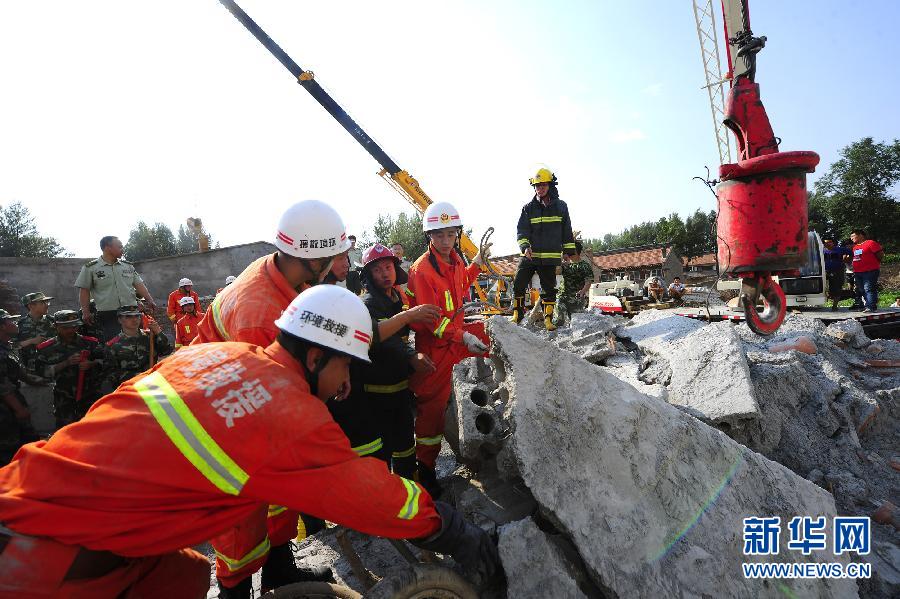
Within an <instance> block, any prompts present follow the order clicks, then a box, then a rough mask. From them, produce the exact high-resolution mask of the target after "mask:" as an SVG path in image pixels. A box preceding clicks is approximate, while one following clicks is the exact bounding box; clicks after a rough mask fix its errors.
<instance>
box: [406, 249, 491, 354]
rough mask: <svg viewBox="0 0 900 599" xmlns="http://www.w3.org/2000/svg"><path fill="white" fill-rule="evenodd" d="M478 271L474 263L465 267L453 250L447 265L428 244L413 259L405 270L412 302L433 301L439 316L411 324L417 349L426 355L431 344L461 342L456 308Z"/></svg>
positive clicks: (459, 323)
mask: <svg viewBox="0 0 900 599" xmlns="http://www.w3.org/2000/svg"><path fill="white" fill-rule="evenodd" d="M429 256H431V257H433V260H434V261H435V262H436V263H437V265H438V268H439V269H440V272H438V271H437V270H435V268H434V264H433V263H432V261H431V260H430V259H429ZM480 272H481V269H480V268H479V267H478V265H477V264H475V263H472V264H470V265H468V266H466V265H465V263H464V262H463V261H462V258H460V257H459V254H457V253H456V252H455V251H454V252H450V264H447V263H446V262H444V261H443V260H441V259H440V258H439V257H438V256H437V254H435V253H434V252H432V250H431V248H430V246H429V249H428V251H427V252H425V254H423V255H422V256H420V257H419V259H418V260H416V261H415V263H414V264H413V265H412V268H410V269H409V282H408V283H407V286H408V287H409V290H410V291H411V292H412V293H413V298H414V302H415V304H416V305H423V304H434V305H435V306H437V307H438V309H439V310H440V311H441V317H440V319H439V320H438V321H437V322H435V323H415V324H413V325H412V328H413V330H414V331H415V332H416V349H417V350H419V351H422V352H424V353H426V354H428V353H429V352H430V350H431V348H433V347H435V346H437V347H440V346H443V345H447V344H448V343H462V334H463V328H462V325H463V319H464V317H465V315H464V314H463V311H462V310H459V308H460V306H462V305H463V298H465V296H466V294H467V293H468V292H469V286H470V285H472V283H473V282H475V280H476V279H477V278H478V274H479V273H480ZM457 310H459V311H457Z"/></svg>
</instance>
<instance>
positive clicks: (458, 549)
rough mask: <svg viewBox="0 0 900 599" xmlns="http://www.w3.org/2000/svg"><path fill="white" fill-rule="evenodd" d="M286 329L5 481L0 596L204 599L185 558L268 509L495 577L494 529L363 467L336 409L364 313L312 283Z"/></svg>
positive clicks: (204, 565)
mask: <svg viewBox="0 0 900 599" xmlns="http://www.w3.org/2000/svg"><path fill="white" fill-rule="evenodd" d="M277 326H278V328H279V329H280V332H279V334H278V337H277V340H276V341H275V342H274V343H272V344H271V345H269V346H268V347H260V346H255V345H250V344H248V343H238V342H227V343H216V344H203V345H195V346H194V345H192V346H189V347H185V348H182V349H181V350H180V351H178V352H177V353H175V354H174V355H173V356H172V357H171V358H169V359H167V360H165V361H164V362H162V363H160V364H159V365H158V366H157V367H156V368H154V369H153V371H152V372H150V373H149V374H146V375H145V376H143V377H142V378H136V379H132V380H130V381H127V382H126V383H125V384H124V385H122V386H121V387H119V388H118V389H117V390H116V391H115V392H113V393H111V394H109V395H107V396H105V397H104V398H102V399H101V400H100V401H99V402H97V404H96V405H95V406H94V409H92V410H91V411H90V413H89V414H88V415H87V416H86V417H85V418H84V419H83V420H82V421H80V422H78V423H75V424H73V425H70V426H68V427H66V428H64V429H63V430H61V431H60V432H58V433H57V434H56V435H54V436H53V438H52V439H50V441H46V442H45V441H40V442H37V443H31V444H28V445H26V446H25V447H23V448H22V449H21V450H20V451H19V453H18V454H16V457H15V459H14V460H13V461H12V462H11V463H10V464H9V465H8V466H6V467H4V468H2V469H0V522H3V528H0V545H3V546H4V549H3V552H2V553H0V596H16V597H118V596H128V597H167V598H170V599H175V598H181V597H189V598H198V599H199V598H201V597H205V596H206V593H207V591H208V590H209V562H208V560H207V558H206V556H204V555H202V554H200V553H198V552H196V551H193V550H191V549H186V548H187V547H190V546H192V545H197V544H199V543H202V542H204V541H205V540H206V539H208V538H209V537H210V536H212V535H215V534H217V533H220V532H224V531H226V530H228V529H230V528H232V527H233V526H234V524H235V522H238V521H245V520H247V519H248V517H249V516H250V515H251V514H252V513H253V512H255V511H257V510H259V509H263V510H264V509H265V506H267V505H272V504H278V505H284V506H287V507H288V508H290V509H293V510H298V511H301V512H303V513H307V514H312V515H314V516H317V517H319V518H324V519H327V520H330V521H333V522H336V523H339V524H342V525H345V526H347V527H350V528H353V529H356V530H359V531H361V532H364V533H367V534H372V535H378V536H384V537H392V538H407V539H411V540H412V542H413V543H414V544H416V545H418V546H419V547H422V548H424V549H428V550H432V551H437V552H440V553H445V554H449V555H451V556H453V558H454V559H455V560H456V561H457V562H459V563H460V564H462V565H463V566H464V567H466V568H468V569H470V570H471V571H472V575H473V576H474V577H477V578H482V577H484V578H487V579H490V578H491V577H493V576H495V575H497V573H498V567H499V559H498V554H497V549H496V547H495V546H494V544H493V541H492V540H491V538H490V537H489V536H488V535H487V534H486V533H485V532H483V531H482V530H481V529H480V528H477V527H476V526H474V525H471V524H469V523H467V522H465V521H464V520H463V519H462V518H461V516H460V515H459V513H458V512H456V511H455V510H454V509H453V508H452V507H450V506H449V505H446V504H442V503H440V502H437V503H435V502H433V501H432V499H431V497H430V496H429V495H428V493H427V492H425V491H423V489H422V488H421V487H420V486H419V485H418V484H416V483H415V482H413V481H410V480H408V479H404V478H401V477H399V476H396V475H393V474H391V473H389V472H388V471H387V470H386V469H385V467H384V464H383V463H382V462H380V461H378V460H374V459H371V458H360V457H358V456H357V455H356V454H355V453H353V451H352V450H351V449H350V444H349V443H348V442H347V438H346V437H345V436H344V435H343V433H341V431H340V429H339V428H338V426H337V425H336V424H335V423H334V421H333V420H332V419H331V416H330V415H329V413H328V410H327V408H326V406H325V402H327V401H340V400H341V399H342V398H344V397H346V395H347V393H348V392H349V388H350V380H349V368H350V362H351V360H353V359H358V360H363V361H367V360H368V359H369V358H368V349H369V348H368V339H369V338H371V336H372V325H371V319H370V318H369V314H368V311H367V310H366V308H365V306H364V305H363V303H362V301H361V300H359V298H357V297H355V296H354V295H353V294H352V293H349V292H347V291H346V290H343V289H340V288H336V287H333V286H320V287H315V288H313V289H310V290H308V291H305V292H303V293H302V294H300V295H299V296H298V297H297V298H296V299H295V300H294V301H292V302H291V304H290V306H289V307H288V308H287V310H286V311H285V312H284V314H283V315H282V316H281V317H280V318H279V320H278V322H277ZM123 456H124V457H127V459H125V458H124V457H123ZM48 488H52V489H53V492H52V493H48V492H47V489H48Z"/></svg>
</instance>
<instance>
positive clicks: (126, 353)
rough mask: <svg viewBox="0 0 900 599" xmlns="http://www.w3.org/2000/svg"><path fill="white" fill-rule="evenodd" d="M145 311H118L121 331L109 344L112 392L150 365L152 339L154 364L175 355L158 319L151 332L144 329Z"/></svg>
mask: <svg viewBox="0 0 900 599" xmlns="http://www.w3.org/2000/svg"><path fill="white" fill-rule="evenodd" d="M141 315H142V312H141V310H140V308H138V307H137V306H122V307H121V308H119V324H121V326H122V331H121V332H120V333H119V334H118V335H116V336H115V337H113V338H112V339H110V340H109V341H107V342H106V368H107V371H106V379H107V381H108V382H109V383H110V384H111V385H112V387H113V389H115V388H116V387H118V386H119V385H121V384H122V383H123V382H125V381H127V380H128V379H130V378H131V377H133V376H135V375H137V374H140V373H141V372H144V371H145V370H147V369H148V368H150V367H151V366H152V365H153V364H151V363H150V340H151V339H152V340H153V354H154V362H158V361H159V358H161V357H162V356H167V355H169V354H170V353H172V344H171V343H170V342H169V338H168V337H166V335H165V333H163V332H162V329H161V328H160V326H159V324H158V323H157V322H156V321H155V320H151V321H150V330H149V331H147V332H145V331H143V330H142V329H141Z"/></svg>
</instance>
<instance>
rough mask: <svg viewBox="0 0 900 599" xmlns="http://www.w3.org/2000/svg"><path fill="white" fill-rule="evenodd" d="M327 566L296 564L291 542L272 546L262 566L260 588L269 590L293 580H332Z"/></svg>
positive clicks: (293, 581) (332, 575)
mask: <svg viewBox="0 0 900 599" xmlns="http://www.w3.org/2000/svg"><path fill="white" fill-rule="evenodd" d="M334 581H335V580H334V574H333V573H332V572H331V568H330V567H328V566H309V565H306V564H304V565H301V566H299V567H298V566H297V564H296V562H295V561H294V549H293V547H292V546H291V542H290V541H288V542H287V543H285V544H284V545H277V546H275V547H272V549H271V550H270V551H269V559H267V560H266V563H265V565H263V567H262V588H263V590H269V589H274V588H278V587H280V586H284V585H286V584H292V583H295V582H334Z"/></svg>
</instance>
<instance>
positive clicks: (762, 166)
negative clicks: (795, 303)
mask: <svg viewBox="0 0 900 599" xmlns="http://www.w3.org/2000/svg"><path fill="white" fill-rule="evenodd" d="M723 8H724V9H725V13H726V14H725V23H726V27H725V34H726V37H727V36H728V23H729V14H728V13H729V8H731V9H732V11H734V10H735V9H736V8H739V9H740V18H741V19H742V22H741V23H740V25H742V29H741V30H740V31H739V32H738V33H737V34H736V35H735V36H733V37H730V38H728V39H729V42H730V46H729V52H730V49H731V45H733V46H735V47H737V49H738V52H737V57H736V58H737V59H739V60H742V61H743V65H741V67H742V70H741V72H740V73H739V74H737V75H736V76H734V78H733V79H732V86H731V91H730V92H729V94H728V98H727V100H726V104H725V120H724V123H725V125H726V126H727V127H728V128H729V129H730V130H731V131H732V132H733V133H734V135H735V137H736V138H737V148H738V162H737V164H723V165H722V166H721V167H719V181H720V182H719V184H718V186H717V187H716V195H717V196H718V203H719V206H718V207H719V218H718V258H719V264H720V265H723V266H722V268H723V272H724V273H733V274H734V275H736V276H738V277H740V278H741V282H742V285H741V295H740V301H741V304H742V305H743V307H744V313H745V315H746V318H747V325H748V326H749V327H750V328H751V329H753V330H754V331H755V332H756V333H758V334H760V335H771V334H772V333H774V332H775V331H776V330H778V327H779V326H781V323H782V321H783V320H784V316H785V311H786V310H785V308H786V306H785V298H784V292H783V291H782V290H781V287H779V286H778V284H777V283H776V282H775V281H773V280H772V275H773V274H775V275H796V274H797V269H799V267H800V266H801V265H802V264H803V263H804V262H805V261H806V255H807V206H806V174H807V173H811V172H813V171H814V170H815V167H816V165H817V164H818V163H819V155H818V154H816V153H815V152H779V151H778V144H779V143H780V140H779V139H778V138H776V137H775V133H774V132H773V131H772V125H771V124H770V123H769V117H768V115H767V114H766V109H765V107H764V106H763V104H762V100H761V99H760V95H759V85H758V84H757V83H756V82H755V81H754V79H755V75H756V54H757V53H758V52H759V51H760V50H761V49H762V48H763V47H764V46H765V43H766V38H765V37H753V33H752V32H751V31H750V20H749V13H748V11H747V4H746V0H741V1H740V4H739V5H738V4H737V3H736V2H735V1H734V0H731V1H729V0H725V2H723ZM732 23H734V21H733V20H732ZM732 62H733V61H731V60H730V61H729V64H732ZM741 67H738V68H741ZM734 71H735V68H734V66H733V65H732V73H734ZM759 299H762V301H763V311H762V312H757V310H756V304H757V301H758V300H759Z"/></svg>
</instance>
